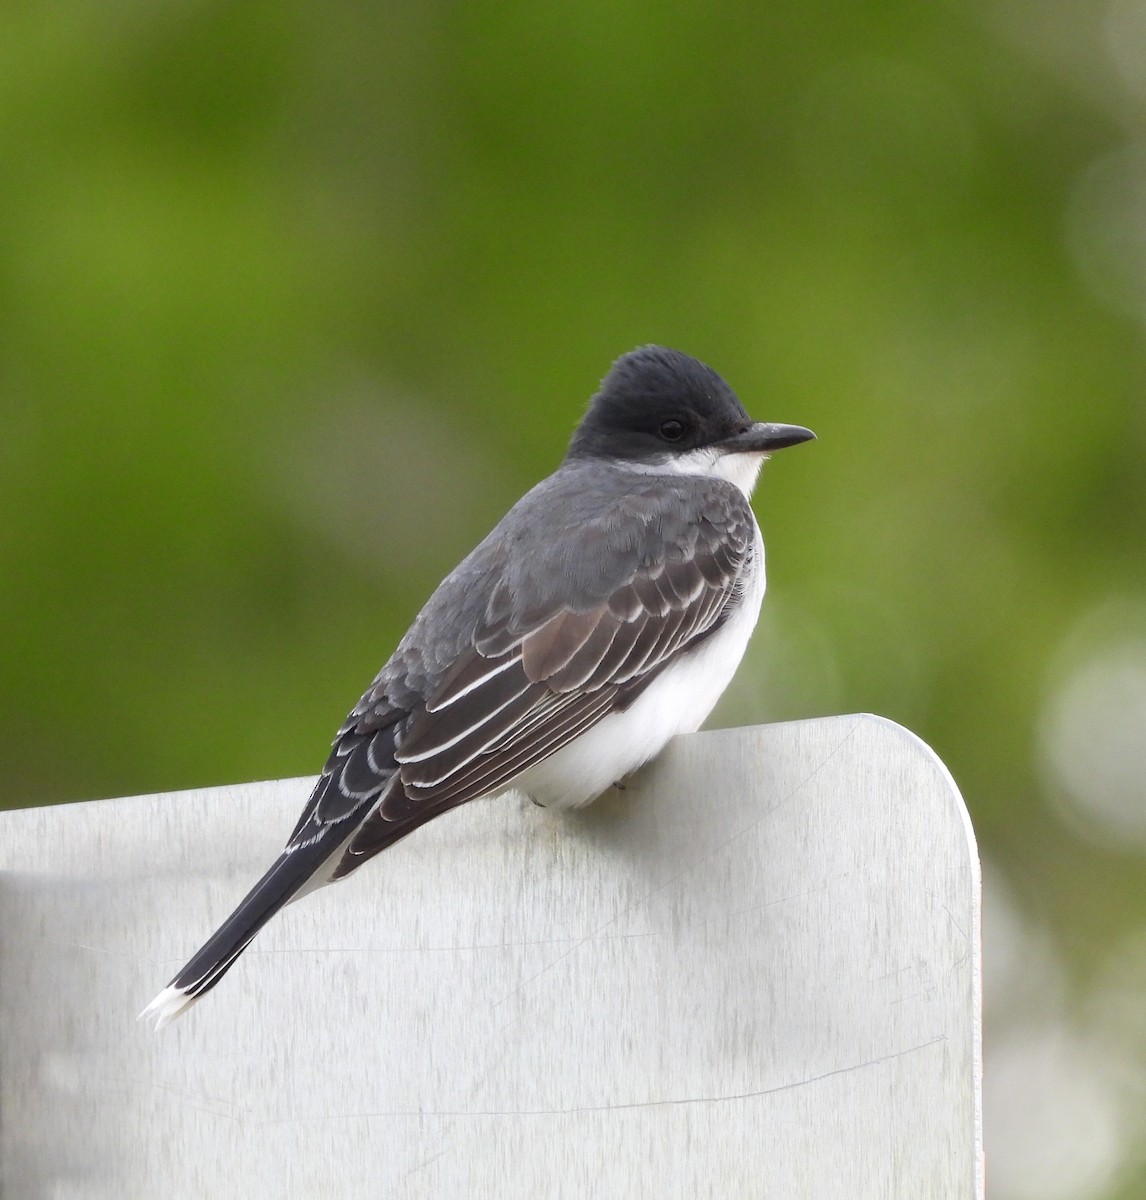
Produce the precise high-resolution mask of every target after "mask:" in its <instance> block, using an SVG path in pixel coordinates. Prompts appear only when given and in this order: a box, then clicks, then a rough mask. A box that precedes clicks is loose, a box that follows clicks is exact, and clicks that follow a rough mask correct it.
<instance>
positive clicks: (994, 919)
mask: <svg viewBox="0 0 1146 1200" xmlns="http://www.w3.org/2000/svg"><path fill="white" fill-rule="evenodd" d="M983 961H984V962H985V963H986V964H987V970H986V971H984V973H983V1011H984V1019H985V1020H986V1022H987V1025H988V1030H989V1032H990V1031H991V1030H993V1027H995V1026H997V1025H1004V1024H1005V1023H1007V1022H1022V1023H1026V1024H1030V1023H1031V1021H1032V1020H1039V1021H1044V1020H1046V1019H1047V1018H1048V1017H1051V1016H1053V1015H1055V1014H1057V1013H1059V1012H1061V1011H1062V1009H1063V1005H1064V1002H1065V997H1066V978H1065V971H1064V969H1063V964H1062V959H1061V957H1060V955H1059V953H1058V948H1057V947H1056V945H1055V943H1054V939H1053V937H1052V936H1051V934H1050V931H1049V930H1047V929H1046V928H1043V927H1041V926H1038V925H1036V924H1035V923H1034V922H1033V921H1031V920H1029V919H1028V918H1027V917H1026V916H1025V915H1024V913H1023V912H1022V911H1021V909H1020V908H1019V907H1018V905H1017V904H1016V903H1015V900H1014V898H1013V896H1012V894H1011V891H1010V888H1009V887H1008V886H1007V883H1006V880H1005V879H1004V878H1003V876H1002V875H1001V873H1000V872H999V871H998V870H996V869H995V867H994V865H993V864H992V863H991V862H990V860H984V862H983ZM988 1040H990V1036H988Z"/></svg>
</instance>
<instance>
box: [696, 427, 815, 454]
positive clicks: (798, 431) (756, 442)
mask: <svg viewBox="0 0 1146 1200" xmlns="http://www.w3.org/2000/svg"><path fill="white" fill-rule="evenodd" d="M815 436H816V435H815V434H814V433H813V432H812V431H811V430H810V429H805V428H804V427H803V425H772V424H770V423H768V422H766V421H754V422H753V423H752V424H751V425H749V426H748V428H747V429H742V430H741V431H740V432H739V433H734V434H733V435H732V437H730V438H725V439H724V440H723V441H722V442H720V444H719V445H720V449H721V450H723V451H724V452H725V453H726V454H753V453H762V452H764V451H768V450H783V449H784V447H785V446H798V445H799V444H800V443H801V442H808V441H811V440H812V439H813V438H815Z"/></svg>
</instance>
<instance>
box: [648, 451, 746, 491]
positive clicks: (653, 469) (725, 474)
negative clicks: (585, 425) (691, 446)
mask: <svg viewBox="0 0 1146 1200" xmlns="http://www.w3.org/2000/svg"><path fill="white" fill-rule="evenodd" d="M767 457H768V456H767V455H766V454H765V453H764V452H763V451H762V450H753V451H748V452H745V453H742V454H728V453H727V452H721V451H720V450H713V449H711V448H708V447H702V448H701V449H699V450H689V451H687V452H686V453H684V454H671V455H665V457H664V458H661V459H658V460H657V461H656V462H630V463H628V466H630V467H631V468H632V469H633V470H635V471H641V472H643V473H644V474H647V475H703V476H705V477H706V478H709V479H724V480H726V481H727V482H728V483H731V484H735V486H736V487H738V488H739V489H740V490H741V491H742V492H743V493H744V495H745V496H747V497H749V498H750V497H751V496H752V489H753V488H754V487H755V486H756V480H757V479H758V478H759V476H760V468H761V467H762V466H763V465H764V460H765V459H766V458H767Z"/></svg>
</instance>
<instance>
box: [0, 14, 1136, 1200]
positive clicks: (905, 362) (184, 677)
mask: <svg viewBox="0 0 1146 1200" xmlns="http://www.w3.org/2000/svg"><path fill="white" fill-rule="evenodd" d="M1144 133H1146V3H1144V0H1117V2H1116V3H1114V4H1112V5H1106V4H1103V3H1098V4H1095V3H1086V2H1084V0H1052V2H1050V3H1047V2H1045V0H1044V2H1042V3H1035V2H1034V0H997V2H987V0H972V2H971V3H961V4H955V3H932V4H920V3H918V0H884V2H882V3H878V4H876V3H867V4H860V5H856V4H850V3H845V2H843V0H803V2H801V3H794V2H792V0H784V2H781V3H774V4H760V3H747V2H743V3H732V2H729V0H706V2H704V3H698V2H692V3H690V2H688V0H676V2H670V3H668V4H651V3H647V2H644V0H630V2H629V3H627V4H624V5H617V4H604V3H598V2H595V0H583V2H582V3H580V4H577V5H566V4H558V5H536V4H526V3H520V2H516V0H503V2H502V3H499V4H496V5H495V4H480V3H472V2H457V3H451V4H444V3H432V2H429V0H423V2H422V3H419V4H410V3H402V2H393V3H388V4H384V5H381V4H380V5H369V4H351V3H342V2H337V0H335V2H333V3H326V4H318V3H305V2H303V0H295V2H290V0H287V2H283V0H279V2H278V3H274V4H271V3H266V2H258V0H256V2H253V3H247V4H243V5H230V4H222V3H212V2H206V0H203V2H193V0H175V2H174V3H169V4H161V5H149V4H140V3H125V4H116V3H113V4H106V5H101V4H95V3H91V2H90V0H88V2H86V3H85V2H82V0H65V2H63V3H59V4H54V5H29V4H12V5H8V6H5V8H4V10H3V12H2V13H0V172H2V174H0V405H2V417H3V424H2V428H0V513H2V520H0V647H2V648H0V689H2V703H3V714H4V719H3V721H2V722H0V806H18V805H28V804H44V803H49V802H54V801H61V800H72V799H81V798H83V799H87V798H95V797H102V796H113V795H123V794H131V793H139V792H150V791H159V790H167V789H177V788H187V787H192V786H198V785H204V784H214V783H223V782H233V781H240V780H250V779H257V778H264V777H282V776H291V775H298V774H309V773H312V772H314V771H316V770H317V769H318V767H319V766H320V765H321V762H322V760H323V757H324V754H325V749H326V746H327V742H328V739H329V738H330V736H331V735H332V733H333V731H334V729H335V727H336V726H337V724H338V722H339V720H340V719H341V718H342V716H343V715H344V713H345V712H346V710H347V709H348V708H349V706H350V705H351V704H352V703H353V701H354V700H355V699H356V698H357V697H358V695H359V693H360V691H361V690H362V688H363V687H364V686H365V685H366V683H367V682H368V681H369V679H370V678H371V676H372V675H373V673H374V671H375V670H376V669H377V667H378V666H379V665H380V664H381V663H382V661H383V660H384V659H385V657H386V656H387V654H388V653H389V651H390V650H391V648H392V647H393V645H394V643H395V642H396V640H397V639H398V637H399V636H400V635H401V633H402V631H403V630H404V628H405V626H406V624H407V623H408V622H409V620H410V618H411V617H412V616H413V614H414V613H415V611H416V610H417V608H418V606H419V605H420V603H421V602H422V601H423V600H424V598H425V597H426V596H427V594H428V593H429V591H430V589H431V588H432V587H433V585H434V584H435V583H436V582H437V580H438V579H439V578H440V577H441V575H442V574H443V573H444V572H445V571H446V570H447V569H448V568H449V567H450V566H452V565H453V563H454V562H455V561H456V559H457V558H458V557H460V556H461V554H463V553H464V552H465V551H466V550H467V549H468V548H469V547H470V545H471V544H473V543H474V542H475V541H476V540H477V539H478V538H479V537H481V536H482V535H483V534H484V533H485V532H486V530H487V529H488V527H489V526H490V525H491V524H492V523H493V522H494V521H495V520H496V519H497V518H498V517H499V516H500V515H501V513H502V511H503V510H504V509H505V508H506V507H507V506H508V504H509V503H510V502H512V500H514V499H515V498H516V497H517V496H518V495H519V494H520V493H521V492H522V491H524V490H525V488H526V487H527V486H529V485H530V484H531V483H532V482H534V481H535V480H536V479H537V478H538V477H539V476H540V475H542V474H544V473H547V472H548V471H549V470H550V469H551V468H552V467H553V466H554V465H555V464H556V463H557V461H558V460H559V458H560V456H561V454H562V452H563V449H564V446H565V443H566V440H567V438H568V435H569V433H570V431H571V429H572V427H573V425H574V423H575V422H576V420H577V418H578V416H579V415H580V412H581V411H582V409H583V406H584V403H585V401H586V400H587V398H588V396H589V395H590V394H591V392H592V391H593V390H594V388H595V386H596V383H597V381H598V379H599V378H600V376H601V375H602V374H603V373H604V371H605V370H606V369H607V367H608V365H609V363H610V361H611V360H612V359H613V358H614V357H615V356H616V355H618V354H620V353H622V352H624V351H625V350H628V349H630V348H631V347H633V346H635V345H638V344H641V343H645V342H650V341H657V342H663V343H667V344H669V345H674V346H678V347H679V348H681V349H684V350H687V351H689V352H691V353H693V354H696V355H698V356H699V357H701V358H703V359H705V360H706V361H708V362H709V363H711V364H712V365H713V366H714V367H716V368H717V369H718V370H719V371H720V372H721V373H722V374H724V375H725V376H726V378H727V379H728V380H729V381H730V382H731V383H732V385H733V387H734V388H736V390H737V391H738V392H739V393H740V395H741V397H742V398H743V399H744V401H745V403H746V405H747V406H748V408H749V410H750V411H751V412H752V413H753V414H754V415H755V416H757V417H760V418H765V419H771V420H781V421H790V422H798V423H801V424H807V425H809V426H811V427H812V428H814V429H815V430H816V431H817V433H818V434H819V438H820V440H819V442H818V443H817V444H816V445H814V446H811V447H807V448H803V449H801V450H799V451H798V452H793V453H791V454H790V455H789V454H784V455H782V456H779V457H778V459H777V460H776V461H775V462H774V463H773V464H772V465H771V466H770V467H769V468H768V470H767V471H766V473H765V478H764V481H763V483H762V485H761V487H760V489H759V490H758V493H757V497H758V498H757V505H756V507H757V511H758V513H759V515H760V518H761V523H762V525H763V526H764V530H765V534H766V537H767V539H768V545H769V555H770V559H769V563H770V576H771V586H770V592H769V597H768V599H767V600H766V602H765V615H764V617H763V619H762V622H761V627H760V630H759V632H758V634H757V637H756V640H755V642H754V645H753V647H752V649H751V650H750V653H749V658H748V660H747V662H746V665H745V667H744V668H743V669H742V671H741V674H740V677H739V679H738V681H737V683H736V684H735V685H734V688H733V690H732V692H731V694H730V695H729V696H728V697H727V699H726V700H725V701H724V702H723V704H722V707H721V709H720V710H719V711H718V713H717V716H716V720H717V722H718V723H724V724H728V723H735V722H755V721H767V720H782V719H788V718H794V717H801V716H807V715H813V714H824V713H835V712H848V711H855V710H874V711H876V712H879V713H883V714H885V715H887V716H889V717H892V718H894V719H896V720H898V721H900V722H902V723H904V724H905V725H907V726H909V727H910V728H912V729H914V730H915V731H916V732H918V733H919V734H920V735H921V736H922V737H924V738H925V739H926V740H927V741H929V742H930V743H931V744H932V745H933V746H934V747H935V748H936V749H937V750H938V751H939V753H940V754H941V756H942V757H943V758H944V760H945V761H946V762H947V763H948V765H949V766H950V768H951V770H952V772H953V774H954V775H955V777H956V779H957V780H958V782H959V783H960V785H961V787H962V789H963V791H964V794H965V796H966V798H967V802H968V804H969V806H970V809H971V812H972V815H973V817H974V820H975V824H976V827H977V830H978V834H979V838H980V841H981V847H982V852H983V856H984V860H985V873H986V884H987V920H986V935H987V954H988V959H987V978H986V993H987V1005H988V1022H989V1023H988V1043H987V1071H988V1109H987V1140H988V1155H989V1177H990V1180H991V1190H992V1195H993V1196H994V1197H995V1198H996V1200H1007V1198H1011V1200H1025V1198H1026V1197H1031V1198H1032V1200H1033V1198H1038V1200H1057V1198H1062V1200H1075V1198H1080V1200H1086V1198H1091V1197H1102V1198H1106V1197H1136V1196H1141V1195H1143V1194H1146V1133H1144V1129H1146V1103H1144V1101H1146V888H1144V887H1143V879H1144V859H1143V854H1144V852H1146V468H1144V463H1146V453H1144V452H1146V393H1144V389H1146V344H1144V340H1143V323H1144V321H1146V140H1143V135H1144ZM412 518H417V521H416V528H417V532H413V531H412V530H413V528H414V525H415V522H414V521H413V520H412ZM46 853H50V850H46Z"/></svg>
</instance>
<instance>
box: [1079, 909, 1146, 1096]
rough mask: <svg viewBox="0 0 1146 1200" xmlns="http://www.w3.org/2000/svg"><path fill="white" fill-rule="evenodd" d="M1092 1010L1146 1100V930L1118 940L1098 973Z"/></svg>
mask: <svg viewBox="0 0 1146 1200" xmlns="http://www.w3.org/2000/svg"><path fill="white" fill-rule="evenodd" d="M1092 996H1093V999H1092V1005H1091V1011H1092V1013H1093V1022H1094V1027H1095V1029H1096V1030H1098V1031H1099V1032H1100V1034H1101V1036H1102V1037H1103V1038H1104V1040H1105V1041H1106V1042H1107V1043H1108V1044H1109V1045H1110V1046H1111V1047H1112V1050H1113V1052H1114V1053H1116V1054H1117V1055H1118V1056H1119V1060H1120V1062H1121V1064H1122V1066H1123V1068H1124V1070H1125V1071H1126V1072H1127V1073H1128V1078H1127V1081H1126V1082H1127V1084H1128V1085H1129V1086H1128V1090H1129V1092H1130V1093H1131V1094H1133V1095H1135V1096H1137V1097H1138V1098H1139V1101H1142V1100H1143V1099H1146V1088H1144V1084H1146V1004H1144V1003H1143V997H1146V929H1139V930H1137V931H1135V932H1134V933H1132V934H1130V936H1129V937H1127V938H1124V939H1123V940H1122V941H1121V942H1119V943H1118V944H1117V945H1116V946H1115V947H1114V949H1113V950H1112V951H1111V952H1110V954H1108V955H1107V958H1106V960H1105V962H1104V963H1103V964H1102V966H1101V967H1099V969H1098V970H1097V971H1096V972H1095V978H1094V984H1093V992H1092Z"/></svg>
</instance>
